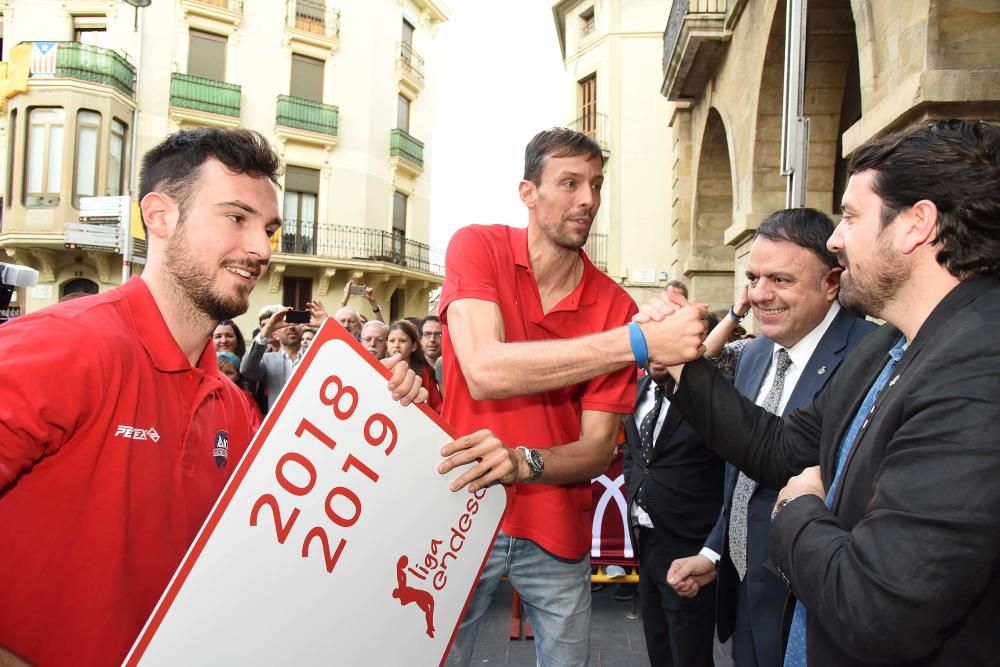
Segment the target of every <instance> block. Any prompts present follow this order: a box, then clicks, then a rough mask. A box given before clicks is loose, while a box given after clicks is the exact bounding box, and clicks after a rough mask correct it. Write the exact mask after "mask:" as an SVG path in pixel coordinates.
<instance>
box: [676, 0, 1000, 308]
mask: <svg viewBox="0 0 1000 667" xmlns="http://www.w3.org/2000/svg"><path fill="white" fill-rule="evenodd" d="M785 32H786V1H785V0H752V1H751V0H674V2H673V3H672V8H671V14H670V17H669V18H668V20H667V26H666V29H665V31H664V52H663V72H664V78H663V83H662V88H661V93H662V94H663V95H664V96H665V97H666V98H667V99H668V100H670V101H671V102H673V106H672V110H671V113H670V118H669V125H670V127H671V129H672V139H671V140H672V146H671V147H670V152H671V155H672V166H671V171H670V174H669V175H664V178H665V179H667V178H669V180H670V185H671V187H672V192H673V196H672V212H671V216H670V217H671V220H670V223H669V224H670V226H671V234H670V238H671V243H672V247H673V253H672V260H671V261H672V265H671V274H672V276H676V277H679V278H681V279H682V280H685V281H686V282H687V283H688V284H689V286H690V288H691V291H692V296H693V297H694V298H695V299H698V300H700V301H704V302H707V303H709V304H710V305H711V307H713V308H716V307H720V308H721V307H728V306H729V305H730V304H731V303H732V300H733V295H734V292H735V289H736V287H737V286H738V285H740V284H742V280H741V278H740V277H741V276H742V274H743V268H744V265H745V261H746V256H747V253H748V252H749V248H750V242H751V240H752V236H753V232H754V230H755V229H756V228H757V226H758V224H759V223H760V222H761V220H762V219H763V218H764V217H766V216H767V215H768V214H769V213H771V212H773V211H775V210H777V209H780V208H784V207H785V205H786V204H785V202H786V178H785V177H784V176H782V175H781V173H780V160H781V138H782V92H783V90H784V57H785V55H784V54H785ZM997 35H1000V3H998V2H996V0H892V1H891V2H888V1H883V0H808V2H807V23H806V31H805V44H806V51H805V63H806V66H805V72H806V73H805V91H804V115H805V116H806V117H807V118H809V124H810V125H809V135H808V178H807V194H806V203H807V205H808V206H812V207H815V208H817V209H820V210H822V211H824V212H826V213H828V214H830V215H831V216H833V217H834V219H835V220H836V219H837V217H838V215H839V212H840V198H841V195H842V193H843V189H844V187H845V185H846V180H847V176H846V170H845V166H846V158H847V157H848V156H849V155H850V153H851V151H853V150H854V149H855V148H857V147H858V146H859V145H860V144H862V143H863V142H864V141H866V140H867V139H869V138H871V137H873V136H876V135H879V134H882V133H885V132H889V131H892V130H896V129H900V128H902V127H905V126H907V125H910V124H912V123H916V122H919V121H922V120H925V119H931V118H950V117H958V118H969V119H985V120H993V121H998V120H1000V48H998V47H997V45H996V36H997Z"/></svg>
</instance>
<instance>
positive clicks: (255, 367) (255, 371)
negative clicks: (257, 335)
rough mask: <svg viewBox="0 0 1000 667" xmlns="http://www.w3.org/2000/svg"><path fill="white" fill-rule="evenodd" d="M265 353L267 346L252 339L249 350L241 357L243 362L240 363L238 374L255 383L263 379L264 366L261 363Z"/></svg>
mask: <svg viewBox="0 0 1000 667" xmlns="http://www.w3.org/2000/svg"><path fill="white" fill-rule="evenodd" d="M265 352H267V346H266V345H262V344H261V343H260V342H258V341H257V339H254V341H253V344H252V345H250V349H249V350H248V351H247V353H246V355H245V356H244V357H243V361H241V362H240V374H242V375H243V376H244V377H246V378H248V379H250V380H254V381H255V382H256V381H259V380H261V379H263V378H264V373H265V371H264V364H263V363H261V362H262V360H263V359H264V353H265Z"/></svg>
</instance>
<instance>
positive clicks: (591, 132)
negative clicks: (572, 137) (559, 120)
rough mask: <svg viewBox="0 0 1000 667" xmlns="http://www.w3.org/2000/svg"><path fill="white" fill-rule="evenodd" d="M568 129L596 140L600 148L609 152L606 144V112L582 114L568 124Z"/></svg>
mask: <svg viewBox="0 0 1000 667" xmlns="http://www.w3.org/2000/svg"><path fill="white" fill-rule="evenodd" d="M568 127H569V129H571V130H576V131H577V132H581V133H583V134H586V135H587V136H588V137H590V138H591V139H593V140H594V141H596V142H597V145H598V146H600V147H601V150H602V151H604V152H605V153H608V152H610V147H609V146H608V114H606V113H597V112H596V111H592V112H590V113H587V114H584V115H582V116H580V117H579V118H577V119H576V120H574V121H573V122H572V123H570V124H569V125H568Z"/></svg>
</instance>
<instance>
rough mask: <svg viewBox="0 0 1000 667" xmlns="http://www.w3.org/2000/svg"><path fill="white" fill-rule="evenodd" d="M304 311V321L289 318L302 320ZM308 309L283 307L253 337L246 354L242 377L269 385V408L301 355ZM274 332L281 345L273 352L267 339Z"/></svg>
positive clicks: (241, 365)
mask: <svg viewBox="0 0 1000 667" xmlns="http://www.w3.org/2000/svg"><path fill="white" fill-rule="evenodd" d="M299 313H302V314H304V315H306V317H305V321H304V322H302V323H293V322H290V321H289V319H292V320H298V321H301V320H302V317H301V316H300V315H299ZM309 319H310V318H309V313H308V312H307V311H295V310H293V309H292V308H290V307H287V306H286V307H283V308H280V309H278V310H276V311H274V314H273V315H271V317H269V318H268V320H267V322H265V323H264V326H262V327H261V329H260V332H259V333H258V334H257V335H256V336H255V337H254V339H253V344H252V345H251V346H250V349H249V350H248V351H247V353H246V355H244V357H243V361H242V363H241V364H240V373H241V374H242V375H243V377H245V378H248V379H250V380H254V381H256V382H260V383H262V384H263V385H264V386H265V388H266V389H267V409H268V410H270V409H271V406H273V405H274V402H275V401H276V400H277V399H278V394H280V393H281V388H282V387H284V386H285V383H286V382H288V379H289V378H290V377H292V373H293V372H295V367H296V366H297V365H298V363H299V361H300V360H301V359H302V353H303V352H305V350H303V349H302V324H303V323H308V322H309ZM272 335H274V336H276V337H277V339H278V343H279V344H280V345H281V349H279V350H277V351H276V352H271V351H269V350H268V349H267V341H268V340H269V339H270V338H271V336H272Z"/></svg>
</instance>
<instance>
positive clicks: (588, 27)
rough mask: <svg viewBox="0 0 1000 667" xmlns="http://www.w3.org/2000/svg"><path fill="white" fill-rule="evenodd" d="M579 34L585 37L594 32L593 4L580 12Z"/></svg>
mask: <svg viewBox="0 0 1000 667" xmlns="http://www.w3.org/2000/svg"><path fill="white" fill-rule="evenodd" d="M580 21H581V25H580V36H581V37H586V36H587V35H590V34H592V33H593V32H594V28H595V27H596V24H595V22H594V8H593V6H591V7H587V8H586V9H584V10H583V11H582V12H580Z"/></svg>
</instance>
